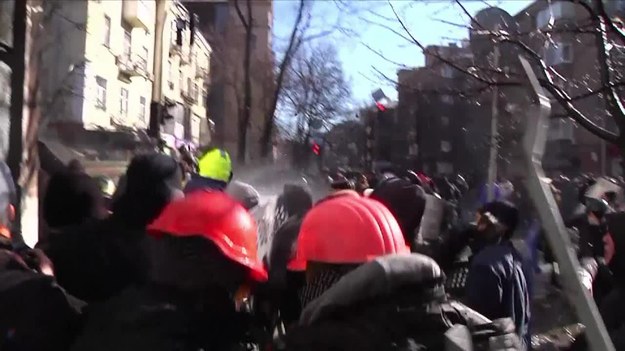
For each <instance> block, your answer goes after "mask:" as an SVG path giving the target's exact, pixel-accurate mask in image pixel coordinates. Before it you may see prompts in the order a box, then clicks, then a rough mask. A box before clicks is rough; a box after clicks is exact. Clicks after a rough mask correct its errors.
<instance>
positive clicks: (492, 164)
mask: <svg viewBox="0 0 625 351" xmlns="http://www.w3.org/2000/svg"><path fill="white" fill-rule="evenodd" d="M495 33H499V26H497V28H496V29H495ZM493 55H494V57H493V62H494V66H495V67H494V68H495V70H497V69H498V68H499V56H500V52H499V43H498V42H496V43H495V50H494V51H493ZM498 115H499V87H498V86H497V85H494V86H493V97H492V106H491V120H490V155H489V160H488V196H487V199H488V201H493V200H494V199H495V187H496V182H497V156H498V151H499V150H498V149H499V145H498V139H499V137H498V133H499V131H498V129H499V128H498V123H499V118H498V117H499V116H498Z"/></svg>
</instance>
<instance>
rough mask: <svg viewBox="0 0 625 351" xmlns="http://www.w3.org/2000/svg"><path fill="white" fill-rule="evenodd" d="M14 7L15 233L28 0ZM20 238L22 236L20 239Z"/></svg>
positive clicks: (10, 155) (12, 124)
mask: <svg viewBox="0 0 625 351" xmlns="http://www.w3.org/2000/svg"><path fill="white" fill-rule="evenodd" d="M14 6H15V7H14V10H13V45H12V48H11V53H10V55H9V57H10V59H9V62H7V63H8V66H9V67H11V107H10V115H11V121H10V124H9V152H8V155H7V165H8V166H9V168H10V169H11V173H13V179H14V181H15V183H16V188H17V189H16V190H17V195H18V196H17V203H16V204H15V212H16V213H15V215H16V218H18V220H16V221H15V223H14V225H15V228H14V229H15V232H16V233H20V232H21V229H22V221H21V216H22V204H21V202H22V199H23V196H22V190H23V189H22V186H21V182H20V178H21V174H22V172H21V171H22V161H23V159H24V129H23V112H24V75H25V70H26V62H25V58H24V56H25V53H26V0H16V1H15V4H14ZM20 239H21V238H20Z"/></svg>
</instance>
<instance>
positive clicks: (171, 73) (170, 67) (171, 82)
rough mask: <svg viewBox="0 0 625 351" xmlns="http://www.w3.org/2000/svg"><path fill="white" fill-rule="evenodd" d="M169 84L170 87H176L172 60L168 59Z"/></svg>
mask: <svg viewBox="0 0 625 351" xmlns="http://www.w3.org/2000/svg"><path fill="white" fill-rule="evenodd" d="M167 65H168V66H167V85H168V86H169V89H174V67H173V62H172V61H171V60H168V61H167Z"/></svg>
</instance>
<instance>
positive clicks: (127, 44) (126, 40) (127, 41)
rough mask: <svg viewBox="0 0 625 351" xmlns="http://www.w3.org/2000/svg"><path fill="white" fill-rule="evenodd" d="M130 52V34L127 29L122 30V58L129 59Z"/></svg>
mask: <svg viewBox="0 0 625 351" xmlns="http://www.w3.org/2000/svg"><path fill="white" fill-rule="evenodd" d="M131 52H132V34H131V33H130V31H129V30H128V29H124V57H126V58H130V54H131Z"/></svg>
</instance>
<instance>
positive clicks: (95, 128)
mask: <svg viewBox="0 0 625 351" xmlns="http://www.w3.org/2000/svg"><path fill="white" fill-rule="evenodd" d="M44 12H45V13H46V14H47V16H49V18H50V20H49V21H48V22H47V23H46V28H45V38H43V40H42V44H41V46H42V47H41V48H39V50H41V62H43V64H42V65H41V67H40V72H39V76H40V86H39V89H40V95H41V100H42V106H43V108H42V115H43V116H42V117H43V120H44V127H45V128H44V130H43V133H42V134H43V139H46V140H48V141H50V142H48V143H47V144H48V145H52V144H63V145H65V146H67V147H69V148H70V149H69V150H70V151H67V152H68V153H70V154H73V155H74V156H75V158H77V159H85V160H92V161H101V160H127V159H128V158H129V157H131V156H132V154H133V152H134V151H135V150H136V149H137V148H139V147H147V145H148V144H149V140H148V138H147V136H145V133H144V131H145V129H146V128H147V127H148V124H149V108H150V107H149V105H150V97H151V92H152V80H153V72H152V70H153V60H154V54H153V49H154V27H155V1H154V0H138V1H131V0H123V1H71V2H68V1H48V2H45V3H44ZM57 151H58V150H57ZM59 152H60V151H59Z"/></svg>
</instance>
